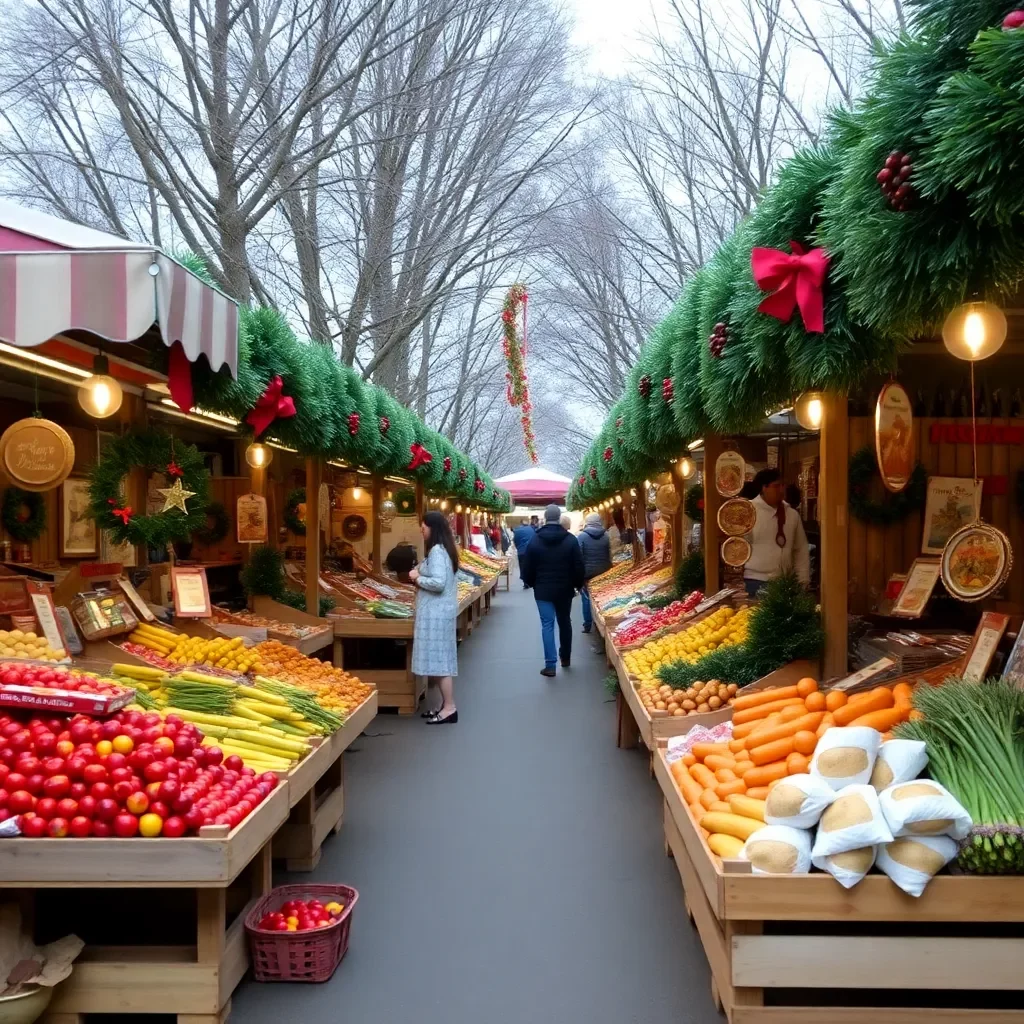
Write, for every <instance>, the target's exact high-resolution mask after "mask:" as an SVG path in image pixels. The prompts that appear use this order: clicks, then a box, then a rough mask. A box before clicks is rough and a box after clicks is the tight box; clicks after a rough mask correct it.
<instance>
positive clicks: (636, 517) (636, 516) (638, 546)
mask: <svg viewBox="0 0 1024 1024" xmlns="http://www.w3.org/2000/svg"><path fill="white" fill-rule="evenodd" d="M634 489H635V490H636V497H635V498H634V499H633V561H634V562H640V561H641V560H642V559H643V558H644V556H645V555H646V553H647V552H646V550H645V549H644V545H643V544H642V543H641V541H640V531H641V530H645V531H646V529H647V489H646V488H645V487H644V485H643V481H641V482H640V483H638V484H637V485H636V487H635V488H634Z"/></svg>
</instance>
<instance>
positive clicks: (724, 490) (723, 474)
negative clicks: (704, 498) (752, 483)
mask: <svg viewBox="0 0 1024 1024" xmlns="http://www.w3.org/2000/svg"><path fill="white" fill-rule="evenodd" d="M746 477H747V463H746V460H745V459H744V458H743V456H742V455H740V453H739V452H722V454H721V455H719V456H718V459H717V460H716V462H715V490H716V491H718V493H719V494H720V495H721V496H722V497H723V498H735V497H736V495H737V494H739V493H740V491H742V490H743V485H744V484H745V483H746Z"/></svg>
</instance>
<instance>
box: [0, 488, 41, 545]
mask: <svg viewBox="0 0 1024 1024" xmlns="http://www.w3.org/2000/svg"><path fill="white" fill-rule="evenodd" d="M0 518H2V519H3V524H4V529H5V530H6V531H7V533H8V534H9V535H10V538H11V540H16V541H20V542H21V543H23V544H28V543H29V542H30V541H34V540H35V539H36V537H38V536H39V535H40V534H41V533H42V532H43V530H45V529H46V502H45V501H44V500H43V496H42V494H40V493H38V492H36V491H23V490H22V489H21V488H20V487H8V488H7V490H6V491H4V501H3V511H2V512H0Z"/></svg>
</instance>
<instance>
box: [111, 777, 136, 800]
mask: <svg viewBox="0 0 1024 1024" xmlns="http://www.w3.org/2000/svg"><path fill="white" fill-rule="evenodd" d="M134 792H135V785H134V784H133V783H131V782H117V783H115V784H114V799H115V800H116V801H117V802H118V803H120V804H123V803H124V802H125V800H127V799H128V797H130V796H131V795H132V793H134Z"/></svg>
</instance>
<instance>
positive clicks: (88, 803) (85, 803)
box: [78, 795, 97, 818]
mask: <svg viewBox="0 0 1024 1024" xmlns="http://www.w3.org/2000/svg"><path fill="white" fill-rule="evenodd" d="M96 803H97V800H96V797H94V796H89V795H86V796H83V797H82V799H81V800H79V801H78V813H79V815H80V816H81V817H84V818H91V817H93V816H94V815H95V814H96Z"/></svg>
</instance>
